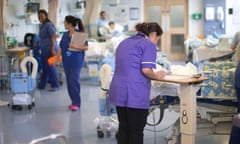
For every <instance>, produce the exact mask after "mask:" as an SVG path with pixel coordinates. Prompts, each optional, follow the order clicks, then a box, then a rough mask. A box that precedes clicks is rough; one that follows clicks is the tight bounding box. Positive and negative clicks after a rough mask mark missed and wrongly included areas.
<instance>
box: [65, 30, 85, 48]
mask: <svg viewBox="0 0 240 144" xmlns="http://www.w3.org/2000/svg"><path fill="white" fill-rule="evenodd" d="M87 38H88V33H84V32H74V34H73V35H72V38H71V42H73V43H74V44H76V45H79V46H83V45H85V43H86V41H87ZM69 50H71V51H79V50H78V49H74V48H69Z"/></svg>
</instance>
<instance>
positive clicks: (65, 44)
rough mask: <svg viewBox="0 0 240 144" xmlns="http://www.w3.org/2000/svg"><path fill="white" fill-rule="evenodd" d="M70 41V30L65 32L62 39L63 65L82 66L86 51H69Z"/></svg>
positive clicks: (67, 66)
mask: <svg viewBox="0 0 240 144" xmlns="http://www.w3.org/2000/svg"><path fill="white" fill-rule="evenodd" d="M70 42H71V37H70V36H69V32H65V33H64V34H63V36H62V39H61V41H60V48H61V49H62V61H63V67H64V68H81V67H82V66H83V63H84V56H85V51H69V50H68V48H69V44H70ZM86 45H87V42H86Z"/></svg>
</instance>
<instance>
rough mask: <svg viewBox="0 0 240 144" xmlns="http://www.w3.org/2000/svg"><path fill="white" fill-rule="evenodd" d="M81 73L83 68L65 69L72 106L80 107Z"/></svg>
mask: <svg viewBox="0 0 240 144" xmlns="http://www.w3.org/2000/svg"><path fill="white" fill-rule="evenodd" d="M80 71H81V68H65V75H66V80H67V90H68V94H69V96H70V99H71V101H72V105H75V106H78V107H80V105H81V97H80Z"/></svg>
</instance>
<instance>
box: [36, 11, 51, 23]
mask: <svg viewBox="0 0 240 144" xmlns="http://www.w3.org/2000/svg"><path fill="white" fill-rule="evenodd" d="M40 13H42V14H44V15H45V17H46V22H51V21H50V19H49V18H48V13H47V11H46V10H44V9H40V10H39V11H38V15H39V14H40Z"/></svg>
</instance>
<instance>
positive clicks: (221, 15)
mask: <svg viewBox="0 0 240 144" xmlns="http://www.w3.org/2000/svg"><path fill="white" fill-rule="evenodd" d="M217 20H218V21H219V22H220V23H221V29H224V11H223V7H221V6H219V7H217Z"/></svg>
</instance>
